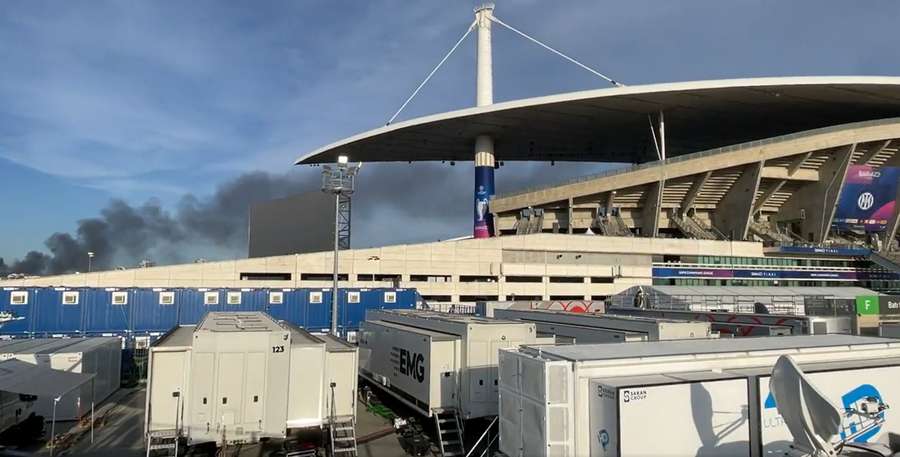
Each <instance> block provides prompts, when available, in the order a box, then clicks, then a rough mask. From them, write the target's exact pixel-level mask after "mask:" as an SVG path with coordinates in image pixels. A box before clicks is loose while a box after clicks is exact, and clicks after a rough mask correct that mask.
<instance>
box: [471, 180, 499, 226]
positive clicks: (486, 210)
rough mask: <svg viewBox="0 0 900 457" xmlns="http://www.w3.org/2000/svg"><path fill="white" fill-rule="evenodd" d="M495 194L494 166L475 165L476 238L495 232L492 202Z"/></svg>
mask: <svg viewBox="0 0 900 457" xmlns="http://www.w3.org/2000/svg"><path fill="white" fill-rule="evenodd" d="M493 196H494V167H475V214H474V218H475V229H474V233H473V235H474V236H475V238H488V237H490V236H491V235H492V234H493V233H494V224H493V218H492V217H491V208H490V202H491V197H493Z"/></svg>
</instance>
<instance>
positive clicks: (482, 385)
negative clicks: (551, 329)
mask: <svg viewBox="0 0 900 457" xmlns="http://www.w3.org/2000/svg"><path fill="white" fill-rule="evenodd" d="M538 342H541V341H540V340H538V339H537V337H536V331H535V327H534V324H531V323H525V322H514V321H505V320H499V319H487V318H481V317H475V316H464V315H454V314H444V313H435V312H430V311H407V310H383V311H382V310H371V311H369V312H368V313H367V315H366V321H365V322H363V323H362V325H361V328H360V339H359V347H360V376H363V377H364V378H366V379H368V380H369V381H371V382H372V383H374V384H376V385H378V386H381V387H382V388H384V389H385V390H386V391H388V392H389V393H391V394H392V395H394V396H395V397H397V398H398V399H400V400H401V401H403V402H405V403H406V404H407V405H409V406H410V407H412V408H414V409H416V410H418V411H419V412H420V413H422V414H424V415H426V416H431V415H432V414H433V413H434V412H436V411H437V412H440V411H443V410H451V409H452V410H456V411H458V413H459V415H460V417H461V418H463V419H474V418H479V417H487V416H495V415H497V382H498V381H497V354H498V351H499V350H500V349H501V348H515V347H518V346H519V345H521V344H535V343H538Z"/></svg>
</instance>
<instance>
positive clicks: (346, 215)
mask: <svg viewBox="0 0 900 457" xmlns="http://www.w3.org/2000/svg"><path fill="white" fill-rule="evenodd" d="M349 162H350V160H349V159H348V157H347V156H340V157H338V159H337V163H335V164H334V165H325V166H323V167H322V192H327V193H331V194H334V271H333V279H334V288H333V289H332V290H331V334H332V335H335V336H337V334H338V252H339V251H340V250H341V249H350V195H351V194H353V192H354V191H355V190H356V174H357V173H359V169H360V166H361V165H360V164H356V165H351V164H350V163H349Z"/></svg>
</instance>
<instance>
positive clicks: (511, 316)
mask: <svg viewBox="0 0 900 457" xmlns="http://www.w3.org/2000/svg"><path fill="white" fill-rule="evenodd" d="M494 316H496V317H497V318H500V319H508V320H518V321H522V322H531V323H533V324H534V325H535V326H536V328H537V331H538V333H540V334H549V335H554V336H556V338H557V340H558V341H560V342H562V341H568V342H573V343H576V344H590V343H622V342H633V341H662V340H683V339H695V338H703V339H706V338H718V336H719V335H718V333H716V332H713V331H712V329H711V328H710V325H709V323H708V322H698V321H683V320H676V319H664V318H650V317H638V316H617V315H609V314H594V313H570V312H567V311H545V310H536V309H533V310H516V309H495V310H494Z"/></svg>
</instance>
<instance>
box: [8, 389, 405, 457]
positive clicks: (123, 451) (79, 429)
mask: <svg viewBox="0 0 900 457" xmlns="http://www.w3.org/2000/svg"><path fill="white" fill-rule="evenodd" d="M145 398H146V390H144V389H143V388H134V389H120V390H118V391H117V392H115V393H114V394H113V395H112V396H111V397H110V398H109V399H108V400H107V401H106V402H104V403H103V404H102V405H101V406H100V407H99V408H97V410H96V412H95V415H96V418H97V420H96V422H95V427H94V439H93V442H91V436H90V428H89V427H86V426H84V425H83V424H82V425H79V424H77V423H75V422H62V423H57V425H56V433H57V435H58V436H60V435H64V434H66V433H68V434H69V436H70V437H71V438H70V439H69V440H67V441H69V445H68V446H59V447H57V448H56V449H55V450H54V453H53V455H54V456H59V457H62V456H79V457H144V456H145V455H146V450H145V447H144V441H143V427H144V407H145ZM49 435H50V424H49V423H47V424H46V429H45V437H46V438H49ZM356 435H357V438H362V437H366V436H376V438H374V439H371V440H369V441H367V442H365V443H362V444H359V445H358V447H357V448H358V451H359V452H358V454H359V456H360V457H402V456H404V455H406V454H405V453H404V452H403V449H402V448H401V447H400V443H399V441H397V437H396V435H395V434H394V433H393V431H392V428H391V423H390V421H388V420H387V419H385V418H383V417H381V416H377V415H375V414H373V413H371V412H369V411H367V410H366V408H365V406H364V405H361V404H358V406H357V425H356ZM8 449H10V451H11V453H10V454H9V455H31V456H39V457H49V456H50V455H51V454H50V448H49V447H47V446H45V443H39V442H35V443H31V444H29V445H20V446H15V447H11V448H8ZM269 453H270V449H268V448H266V447H263V446H260V445H245V446H242V447H231V448H228V449H226V452H225V453H223V454H220V455H228V456H235V457H237V456H240V457H263V456H267V455H268V454H269ZM2 455H3V453H2V452H0V456H2ZM320 455H321V456H325V455H326V454H325V453H324V450H322V451H320Z"/></svg>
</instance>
